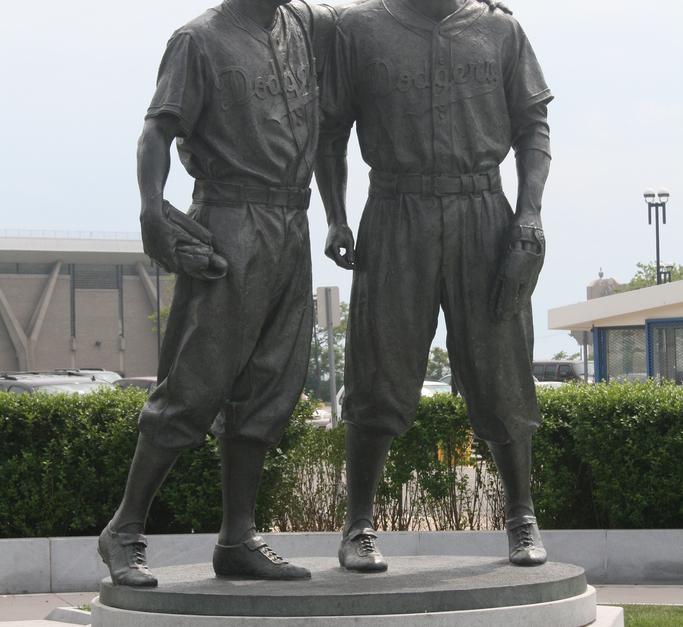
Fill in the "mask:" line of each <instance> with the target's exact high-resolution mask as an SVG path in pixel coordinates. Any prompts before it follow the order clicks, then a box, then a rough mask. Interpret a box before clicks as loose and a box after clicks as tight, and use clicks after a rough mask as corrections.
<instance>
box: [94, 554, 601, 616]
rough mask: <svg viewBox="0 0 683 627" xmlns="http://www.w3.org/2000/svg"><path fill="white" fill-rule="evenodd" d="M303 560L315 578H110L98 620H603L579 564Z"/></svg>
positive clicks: (174, 573)
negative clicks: (146, 584)
mask: <svg viewBox="0 0 683 627" xmlns="http://www.w3.org/2000/svg"><path fill="white" fill-rule="evenodd" d="M297 563H300V564H302V565H304V566H307V567H308V568H310V569H311V571H312V573H313V578H312V579H311V580H310V581H296V582H274V581H256V580H240V579H232V578H227V579H218V578H216V577H215V575H214V573H213V570H212V568H211V566H210V565H208V564H199V565H192V566H175V567H171V568H165V569H160V570H158V571H157V572H156V574H157V576H158V578H159V587H158V588H151V589H143V588H130V587H125V586H114V585H112V584H111V581H110V580H109V579H105V580H104V581H103V583H102V586H101V590H100V597H99V600H98V601H96V602H95V604H94V607H93V627H113V626H114V625H116V626H117V627H129V626H131V627H132V626H133V625H135V626H136V627H153V626H154V627H156V626H161V625H163V626H167V627H186V626H187V627H189V626H190V625H192V626H209V625H211V626H213V625H216V626H217V625H222V626H231V627H232V626H238V625H239V626H243V625H244V626H246V625H249V626H252V625H253V626H256V625H259V627H274V626H278V627H284V626H287V627H289V626H297V627H298V626H301V627H303V626H306V627H307V626H314V625H332V626H334V627H348V626H351V625H353V626H354V627H359V626H364V625H367V626H370V625H372V626H373V627H374V626H383V625H387V626H389V625H390V626H391V627H402V626H409V625H410V626H413V625H427V624H428V625H430V626H431V627H436V626H441V625H443V626H444V627H445V626H446V625H448V626H449V627H475V626H476V627H480V626H481V627H484V626H486V627H497V626H498V625H500V626H503V625H505V626H506V627H515V626H517V625H519V626H520V627H521V626H522V625H524V626H525V627H529V626H532V627H533V626H534V625H538V626H541V625H553V627H583V626H584V625H589V624H591V623H592V622H593V621H595V619H596V602H595V591H594V590H593V589H592V588H590V587H588V586H587V585H586V579H585V576H584V571H583V569H582V568H580V567H578V566H570V565H567V564H558V563H549V564H546V565H544V566H540V567H536V568H520V567H515V566H512V565H510V564H509V562H508V561H507V560H500V559H492V558H488V557H456V558H454V557H452V556H419V557H418V556H413V557H394V558H392V559H391V562H390V567H389V571H388V572H387V573H382V574H360V573H352V572H348V571H345V570H342V569H341V568H339V565H338V563H337V561H336V560H334V559H330V558H309V559H302V560H297Z"/></svg>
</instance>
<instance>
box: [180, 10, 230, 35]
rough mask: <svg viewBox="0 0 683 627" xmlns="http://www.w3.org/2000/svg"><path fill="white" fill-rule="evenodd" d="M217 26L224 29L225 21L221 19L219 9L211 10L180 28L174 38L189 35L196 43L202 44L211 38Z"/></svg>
mask: <svg viewBox="0 0 683 627" xmlns="http://www.w3.org/2000/svg"><path fill="white" fill-rule="evenodd" d="M217 26H220V27H224V26H225V20H223V19H221V17H220V14H219V12H218V8H215V9H209V10H207V11H204V13H202V14H201V15H198V16H197V17H195V18H194V19H192V20H190V21H189V22H188V23H187V24H184V25H183V26H181V27H180V28H178V29H177V30H176V31H175V32H174V33H173V37H176V36H179V35H188V36H189V37H191V38H192V39H193V40H194V41H195V42H196V43H201V42H202V41H204V40H205V39H206V38H207V37H210V36H211V34H212V33H213V32H214V31H215V29H216V27H217Z"/></svg>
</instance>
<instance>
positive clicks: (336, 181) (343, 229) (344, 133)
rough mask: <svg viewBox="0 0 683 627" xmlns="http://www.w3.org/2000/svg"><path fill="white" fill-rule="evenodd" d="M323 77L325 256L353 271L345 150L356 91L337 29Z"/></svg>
mask: <svg viewBox="0 0 683 627" xmlns="http://www.w3.org/2000/svg"><path fill="white" fill-rule="evenodd" d="M330 36H333V37H334V40H333V41H332V42H331V45H330V47H329V54H328V57H327V60H326V63H325V66H324V68H323V72H322V76H321V122H320V139H319V142H318V152H317V156H316V162H315V178H316V182H317V184H318V189H319V190H320V196H321V198H322V201H323V205H324V207H325V214H326V216H327V224H328V225H329V230H328V234H327V240H326V242H325V254H326V255H327V256H328V257H329V258H330V259H332V260H333V261H334V262H335V263H336V264H337V265H338V266H339V267H341V268H344V269H346V270H351V269H353V266H354V262H355V258H354V248H355V242H354V238H353V233H352V232H351V229H350V228H349V226H348V223H347V218H346V186H347V181H348V164H347V158H346V150H347V146H348V143H349V138H350V136H351V129H352V128H353V124H354V122H355V111H354V107H353V104H352V103H353V88H352V86H351V79H350V76H349V70H348V57H349V53H348V42H347V41H346V40H345V37H344V35H343V34H342V33H341V32H340V31H339V30H337V31H336V32H334V33H331V34H330Z"/></svg>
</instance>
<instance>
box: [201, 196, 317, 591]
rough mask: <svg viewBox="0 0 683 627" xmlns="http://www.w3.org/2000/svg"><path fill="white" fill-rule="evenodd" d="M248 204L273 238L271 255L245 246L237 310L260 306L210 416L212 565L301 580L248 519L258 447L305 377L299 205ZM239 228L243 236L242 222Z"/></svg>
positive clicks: (252, 312)
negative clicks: (214, 520) (214, 447)
mask: <svg viewBox="0 0 683 627" xmlns="http://www.w3.org/2000/svg"><path fill="white" fill-rule="evenodd" d="M251 211H252V213H251V219H255V220H259V226H260V227H261V235H260V237H263V238H264V239H265V240H266V241H271V242H273V244H272V250H273V251H274V252H275V253H276V254H277V257H276V258H274V259H271V258H270V257H268V256H267V255H266V254H265V253H263V252H262V253H260V256H258V257H257V256H256V255H257V253H259V251H261V249H262V248H263V247H262V246H261V245H260V244H259V243H258V242H256V243H255V244H254V246H252V248H253V250H254V252H252V253H251V254H252V256H253V257H254V258H253V260H252V263H251V266H250V272H251V274H250V275H249V279H250V280H249V283H248V284H249V285H250V288H249V291H248V294H249V297H250V298H254V300H253V301H251V300H249V301H246V303H245V307H244V311H245V312H246V313H245V314H244V315H245V318H247V317H249V319H250V320H251V319H253V318H254V317H255V316H256V315H258V314H259V312H261V311H263V312H264V319H263V321H262V322H261V324H259V326H258V328H255V329H253V331H252V332H251V333H250V335H251V336H252V337H253V338H255V344H254V345H253V347H252V346H250V349H249V350H248V351H246V350H245V351H243V354H244V355H245V360H246V361H245V363H244V364H243V365H242V368H241V370H240V373H239V375H238V376H237V378H236V380H235V382H234V385H232V386H231V389H230V390H229V391H228V392H227V399H226V400H227V402H225V403H224V405H223V408H222V412H221V415H220V416H219V417H218V419H217V420H216V422H215V423H214V428H213V431H214V433H215V434H216V435H217V436H218V438H219V440H220V446H221V464H222V473H223V474H222V481H223V523H222V525H221V530H220V534H219V537H218V544H217V545H216V547H215V550H214V557H213V566H214V570H215V572H216V574H217V575H218V576H231V577H257V578H261V579H308V578H310V576H311V573H310V571H309V570H307V569H306V568H302V567H300V566H296V565H294V564H290V563H289V562H287V560H285V559H283V558H281V557H280V556H278V555H277V554H276V553H275V552H274V551H273V550H272V549H271V548H270V547H269V546H268V545H267V544H266V542H265V541H264V540H263V539H262V538H261V537H260V536H259V535H258V534H257V532H256V525H255V520H254V518H255V508H256V499H257V494H258V486H259V481H260V479H261V474H262V470H263V463H264V459H265V456H266V453H267V452H268V450H269V449H270V448H272V447H274V446H276V445H277V443H278V442H280V440H281V439H282V437H283V434H284V432H285V429H286V427H287V424H288V423H289V420H290V417H291V415H292V412H293V410H294V408H295V406H296V404H297V402H298V401H299V398H300V397H301V392H302V389H303V386H304V382H305V379H306V372H307V368H308V355H309V351H310V346H311V332H312V324H313V303H312V298H311V265H310V249H309V241H308V224H307V218H306V213H305V212H303V211H297V210H293V209H292V210H289V211H286V212H284V213H283V214H282V215H283V217H284V222H282V221H281V220H279V219H277V220H276V219H274V216H277V215H279V213H280V211H279V210H275V209H273V208H270V207H263V208H252V210H251ZM235 231H237V232H238V233H240V229H235ZM241 233H242V237H244V229H242V232H241ZM265 235H270V238H268V237H265ZM259 241H260V240H259ZM265 252H267V251H265ZM265 314H267V315H265ZM283 505H285V504H283Z"/></svg>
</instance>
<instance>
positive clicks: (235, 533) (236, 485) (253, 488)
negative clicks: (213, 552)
mask: <svg viewBox="0 0 683 627" xmlns="http://www.w3.org/2000/svg"><path fill="white" fill-rule="evenodd" d="M220 451H221V471H222V474H221V478H222V487H223V522H222V524H221V529H220V532H219V534H218V543H219V544H222V545H226V546H227V545H232V544H239V543H240V542H244V541H245V540H246V539H247V538H249V537H251V536H254V535H256V523H255V515H256V495H257V493H258V487H259V482H260V481H261V473H262V472H263V462H264V460H265V457H266V453H267V452H268V446H267V445H266V444H265V443H263V442H259V441H257V440H248V439H246V438H235V439H229V440H228V439H225V438H221V439H220Z"/></svg>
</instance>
